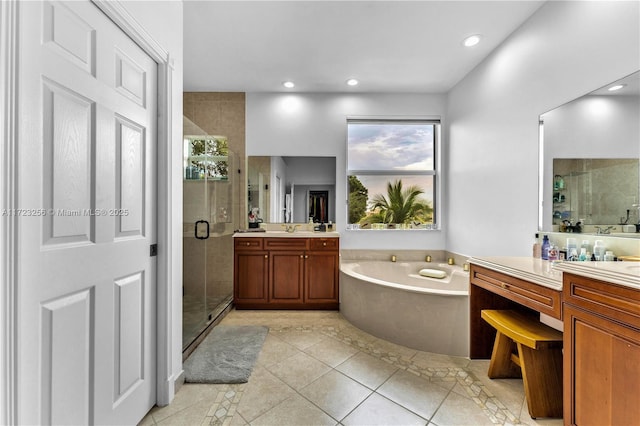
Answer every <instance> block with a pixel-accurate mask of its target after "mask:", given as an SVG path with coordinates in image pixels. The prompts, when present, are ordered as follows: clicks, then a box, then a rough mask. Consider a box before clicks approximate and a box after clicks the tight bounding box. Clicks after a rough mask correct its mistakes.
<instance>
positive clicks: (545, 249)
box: [541, 235, 549, 260]
mask: <svg viewBox="0 0 640 426" xmlns="http://www.w3.org/2000/svg"><path fill="white" fill-rule="evenodd" d="M541 257H542V258H543V259H544V260H549V236H547V235H545V236H544V237H542V254H541Z"/></svg>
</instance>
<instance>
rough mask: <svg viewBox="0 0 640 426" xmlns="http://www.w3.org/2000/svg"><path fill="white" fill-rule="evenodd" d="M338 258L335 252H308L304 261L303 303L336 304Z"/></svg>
mask: <svg viewBox="0 0 640 426" xmlns="http://www.w3.org/2000/svg"><path fill="white" fill-rule="evenodd" d="M339 261H340V258H339V256H338V252H335V251H326V252H322V251H310V252H307V258H306V259H305V273H304V276H305V281H304V294H305V303H337V302H338V279H339V278H338V269H339V264H338V263H339Z"/></svg>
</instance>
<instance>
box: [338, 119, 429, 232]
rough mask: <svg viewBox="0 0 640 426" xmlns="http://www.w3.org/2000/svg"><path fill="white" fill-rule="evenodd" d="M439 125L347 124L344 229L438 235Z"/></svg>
mask: <svg viewBox="0 0 640 426" xmlns="http://www.w3.org/2000/svg"><path fill="white" fill-rule="evenodd" d="M439 135H440V121H439V120H348V121H347V180H348V188H347V191H348V194H349V201H348V208H349V211H348V218H347V223H348V226H347V229H436V226H437V225H436V222H435V212H436V208H435V207H436V206H435V200H436V177H437V170H436V164H437V163H438V162H437V161H436V157H435V154H436V146H437V142H438V139H439Z"/></svg>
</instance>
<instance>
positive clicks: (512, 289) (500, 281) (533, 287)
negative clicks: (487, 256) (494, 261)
mask: <svg viewBox="0 0 640 426" xmlns="http://www.w3.org/2000/svg"><path fill="white" fill-rule="evenodd" d="M471 282H472V283H473V284H474V285H477V286H478V287H482V288H484V289H486V290H489V291H491V292H492V293H495V294H498V295H500V296H502V297H505V298H507V299H509V300H513V301H514V302H517V303H520V304H522V305H524V306H527V307H529V308H531V309H534V310H536V311H538V312H542V313H544V314H547V315H549V316H551V317H553V318H557V319H562V292H560V291H557V290H553V289H550V288H548V287H544V286H541V285H539V284H535V283H532V282H529V281H525V280H521V279H519V278H516V277H512V276H510V275H506V274H503V273H500V272H496V271H493V270H491V269H486V268H483V267H481V266H477V265H471Z"/></svg>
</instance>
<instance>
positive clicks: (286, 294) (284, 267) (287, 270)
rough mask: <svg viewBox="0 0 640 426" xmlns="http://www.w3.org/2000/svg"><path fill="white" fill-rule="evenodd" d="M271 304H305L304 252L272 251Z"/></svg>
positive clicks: (270, 269)
mask: <svg viewBox="0 0 640 426" xmlns="http://www.w3.org/2000/svg"><path fill="white" fill-rule="evenodd" d="M269 257H270V261H269V263H270V265H269V275H270V279H269V284H270V285H269V303H289V304H290V303H300V304H302V302H303V293H302V285H301V283H302V279H303V277H304V251H284V250H282V251H281V250H271V252H270V256H269Z"/></svg>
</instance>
